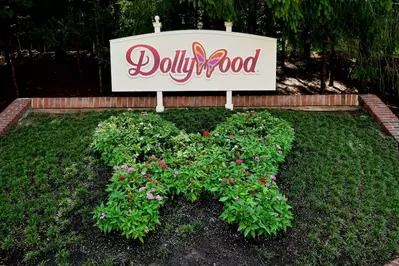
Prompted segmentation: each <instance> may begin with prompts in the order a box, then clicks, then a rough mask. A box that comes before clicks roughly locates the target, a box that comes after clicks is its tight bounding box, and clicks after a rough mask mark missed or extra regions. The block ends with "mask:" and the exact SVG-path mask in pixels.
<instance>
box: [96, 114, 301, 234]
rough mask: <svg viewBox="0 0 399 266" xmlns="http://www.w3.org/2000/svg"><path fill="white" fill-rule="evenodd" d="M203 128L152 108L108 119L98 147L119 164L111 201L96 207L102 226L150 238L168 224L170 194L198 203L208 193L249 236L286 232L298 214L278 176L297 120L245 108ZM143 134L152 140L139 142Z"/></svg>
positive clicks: (98, 135) (99, 132) (109, 189)
mask: <svg viewBox="0 0 399 266" xmlns="http://www.w3.org/2000/svg"><path fill="white" fill-rule="evenodd" d="M152 126H153V129H152ZM164 126H165V127H164ZM143 130H144V131H143ZM147 131H149V132H148V135H146V132H147ZM203 134H204V136H203V137H201V136H200V135H199V134H187V133H185V132H184V131H181V132H178V130H177V128H175V127H174V126H173V124H171V123H169V122H166V121H163V120H162V119H161V118H160V117H158V116H156V115H154V114H147V113H142V114H141V115H135V114H133V113H124V114H122V115H120V116H119V117H112V118H110V119H109V120H107V121H104V122H102V123H101V125H99V127H98V128H97V130H96V133H95V140H94V142H93V147H94V148H96V149H97V150H98V151H100V152H101V153H102V154H103V158H105V160H106V162H107V164H110V163H111V164H112V163H116V162H119V165H116V166H115V167H114V169H115V172H114V175H113V177H112V179H111V184H110V185H108V187H107V192H108V193H109V198H108V202H107V204H106V205H104V204H102V205H101V206H100V207H98V208H97V209H96V211H95V218H96V220H97V225H98V226H99V227H100V228H101V229H102V230H104V231H105V232H110V231H112V230H118V231H121V232H122V234H123V235H125V236H127V237H128V238H130V237H132V238H135V239H140V241H144V237H145V235H146V234H147V233H148V232H149V231H152V230H155V228H156V225H157V224H159V223H160V221H159V208H160V207H161V206H162V205H163V204H164V201H165V200H166V199H167V197H168V196H171V197H173V196H177V195H184V197H186V198H187V199H189V200H192V201H195V200H197V199H198V198H199V197H200V194H201V193H202V191H208V192H210V193H212V194H213V195H215V196H216V197H218V198H220V201H221V202H223V203H224V204H225V209H224V211H223V213H222V215H221V218H222V219H223V220H225V221H227V222H229V223H237V224H238V225H239V227H238V231H243V233H244V235H245V236H247V235H248V234H250V235H251V236H252V237H256V236H261V235H266V236H269V235H275V234H276V233H277V232H278V231H280V230H282V229H283V230H286V229H287V227H288V226H290V220H291V219H292V214H291V212H290V206H289V205H287V200H286V198H285V197H284V196H283V195H281V194H280V193H279V191H278V187H277V184H276V182H275V176H274V175H275V174H276V173H277V170H278V164H279V163H281V162H282V161H283V160H284V156H285V154H286V153H287V152H288V151H289V150H290V148H291V142H292V139H293V132H292V129H291V128H290V127H289V125H288V124H287V123H286V122H285V121H282V120H279V119H276V118H273V117H272V116H271V115H270V114H269V113H267V112H262V113H259V114H257V113H255V112H253V113H243V114H235V115H233V116H231V117H230V118H229V119H227V121H226V122H224V123H222V124H221V125H219V126H218V127H217V128H216V129H215V131H214V132H213V133H212V134H211V133H209V132H207V131H205V132H204V133H203ZM143 135H146V136H145V138H146V139H143V137H142V136H143ZM110 139H112V141H110ZM137 139H143V140H141V141H142V143H145V145H146V146H143V145H142V144H140V145H137ZM150 144H151V145H152V146H148V145H150ZM125 147H129V148H130V149H129V150H127V149H125ZM131 147H133V148H131ZM154 147H155V148H154ZM121 154H123V155H121ZM121 164H123V165H121Z"/></svg>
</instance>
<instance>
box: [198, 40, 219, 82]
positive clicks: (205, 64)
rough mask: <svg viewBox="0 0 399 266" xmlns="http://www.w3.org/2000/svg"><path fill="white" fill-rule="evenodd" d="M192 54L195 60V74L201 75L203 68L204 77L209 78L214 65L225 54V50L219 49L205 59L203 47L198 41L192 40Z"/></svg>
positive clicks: (217, 63)
mask: <svg viewBox="0 0 399 266" xmlns="http://www.w3.org/2000/svg"><path fill="white" fill-rule="evenodd" d="M193 54H194V58H195V60H196V61H197V75H198V76H199V75H201V72H202V70H203V69H204V68H205V69H206V77H207V78H210V77H211V76H212V73H213V71H214V70H215V68H216V66H217V65H219V64H220V62H222V60H223V59H224V58H225V57H226V56H227V50H226V49H219V50H217V51H215V52H214V53H213V54H212V55H211V56H210V57H209V58H208V59H207V58H206V53H205V49H204V47H203V46H202V45H201V44H200V43H199V42H193Z"/></svg>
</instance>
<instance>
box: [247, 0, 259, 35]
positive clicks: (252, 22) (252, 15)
mask: <svg viewBox="0 0 399 266" xmlns="http://www.w3.org/2000/svg"><path fill="white" fill-rule="evenodd" d="M256 6H257V0H249V12H248V19H247V23H248V33H250V34H255V33H256V26H257V25H256Z"/></svg>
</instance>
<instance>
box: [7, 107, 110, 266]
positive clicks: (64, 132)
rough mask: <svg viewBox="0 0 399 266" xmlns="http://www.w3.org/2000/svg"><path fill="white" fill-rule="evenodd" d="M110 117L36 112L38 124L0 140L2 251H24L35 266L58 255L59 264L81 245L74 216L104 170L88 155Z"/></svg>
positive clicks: (26, 257)
mask: <svg viewBox="0 0 399 266" xmlns="http://www.w3.org/2000/svg"><path fill="white" fill-rule="evenodd" d="M110 115H111V113H97V114H91V115H89V116H87V117H83V116H81V115H64V116H58V117H57V116H48V115H39V114H35V115H33V116H30V117H29V119H33V120H34V123H33V125H31V126H24V127H21V128H19V129H17V130H14V131H12V132H10V133H9V134H8V135H7V136H4V137H0V162H1V163H0V177H1V178H0V202H1V204H0V221H1V223H0V244H1V250H2V251H4V252H6V251H7V250H23V251H25V252H26V253H25V254H24V259H25V260H26V261H29V263H33V264H34V263H37V262H38V261H40V259H42V257H43V256H44V255H45V254H48V253H57V252H58V251H60V253H59V254H60V255H59V259H60V262H62V260H63V258H66V253H65V249H66V248H68V247H69V246H70V245H71V244H75V243H76V242H77V239H76V237H74V234H73V229H72V228H71V218H72V217H73V214H74V213H75V211H76V208H79V207H80V204H82V203H81V198H82V197H83V196H84V195H86V194H84V195H83V194H80V195H78V194H77V193H76V192H77V191H78V190H79V189H80V188H81V187H82V186H85V184H86V183H87V182H89V181H90V180H93V179H94V178H95V177H96V172H97V169H98V168H99V167H100V165H99V164H98V163H99V162H98V161H99V160H98V159H96V158H94V157H92V155H91V154H90V153H89V152H88V151H89V150H88V145H89V143H90V142H91V140H92V136H91V135H92V130H93V127H95V125H96V124H97V123H98V122H99V121H101V120H103V119H106V118H108V117H109V116H110ZM75 214H76V213H75ZM75 217H76V216H75ZM62 250H64V251H62ZM61 251H62V252H61Z"/></svg>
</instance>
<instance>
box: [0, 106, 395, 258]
mask: <svg viewBox="0 0 399 266" xmlns="http://www.w3.org/2000/svg"><path fill="white" fill-rule="evenodd" d="M270 112H271V114H272V115H273V116H274V117H277V118H281V119H283V120H285V121H287V122H288V123H289V124H290V126H291V127H292V128H293V129H294V130H295V138H294V141H293V144H292V148H291V150H290V152H289V153H288V154H287V156H286V158H285V160H284V162H283V163H282V164H280V168H279V169H280V170H279V172H278V174H277V180H276V183H277V186H278V188H279V191H280V192H281V193H282V194H284V195H285V197H286V198H287V203H288V204H289V205H290V206H291V207H292V209H291V211H292V213H293V219H292V220H291V223H292V226H291V227H290V228H289V229H288V230H287V232H284V231H283V230H281V231H278V233H277V235H276V236H268V237H264V236H261V237H256V238H255V239H254V238H252V237H250V236H248V237H244V234H243V233H242V232H237V229H238V226H237V225H236V224H234V223H232V224H228V223H226V222H225V221H222V220H221V219H220V215H221V214H222V212H223V210H224V208H223V203H222V202H219V201H218V199H217V198H216V197H215V195H213V194H212V193H206V192H205V193H202V194H201V196H200V197H199V199H198V200H195V201H194V202H191V201H190V200H187V199H185V198H184V197H175V198H174V199H170V200H168V201H166V202H165V204H164V206H163V207H162V208H161V209H160V214H159V218H160V222H161V225H159V226H157V227H156V229H155V230H152V231H151V232H149V233H148V235H146V236H145V237H144V239H143V241H144V244H142V243H141V242H140V241H139V240H134V239H126V238H125V237H123V236H121V233H120V232H118V231H112V232H111V233H107V234H106V233H104V232H103V231H101V230H100V229H99V228H98V226H95V224H96V219H93V216H94V215H95V213H94V211H95V210H96V208H98V206H99V205H100V204H101V203H102V202H107V198H108V196H109V195H108V192H106V191H105V190H106V186H107V185H108V184H110V182H111V181H110V179H111V177H112V176H113V173H114V171H115V170H114V169H112V167H110V166H106V164H105V162H104V161H103V160H102V159H101V155H100V153H99V152H95V151H94V149H93V148H92V146H91V144H92V143H93V140H94V133H95V131H96V130H98V129H96V127H97V125H98V124H101V123H103V121H104V120H106V119H108V118H109V117H111V116H113V115H123V114H122V113H121V112H90V113H85V114H67V115H46V114H32V115H30V116H29V117H28V118H26V119H25V120H23V121H22V123H21V124H20V125H19V126H18V127H17V128H16V129H15V130H13V131H11V132H10V133H9V134H8V135H7V136H5V137H0V177H1V178H0V200H1V202H2V204H1V205H0V220H1V223H0V224H1V225H0V239H1V240H2V241H1V245H2V246H1V249H0V265H1V264H5V265H7V266H8V265H24V264H26V265H37V264H39V263H42V265H56V264H58V265H67V264H68V263H69V264H71V265H82V264H85V265H132V264H133V265H294V264H299V265H324V264H326V265H328V264H330V265H344V264H348V265H382V264H384V263H385V262H387V261H389V259H390V258H391V257H392V256H394V255H395V254H397V253H398V240H399V232H398V225H399V224H398V223H399V221H398V213H399V209H398V207H397V206H399V191H396V190H395V187H397V186H398V183H399V182H398V180H397V178H398V177H399V167H398V165H399V153H398V151H397V143H396V142H395V141H394V140H393V139H392V138H391V137H387V136H385V135H384V134H383V133H381V132H380V130H379V128H378V127H377V125H376V124H375V123H374V122H373V121H372V119H371V118H370V117H369V116H368V115H367V114H365V113H363V112H362V111H356V112H345V113H343V112H335V113H313V112H298V111H285V110H271V111H270ZM136 113H137V112H136ZM138 114H139V113H138ZM232 115H233V113H231V112H229V111H227V110H224V109H189V110H168V111H167V112H165V113H163V114H162V115H161V117H162V118H163V119H165V120H168V121H170V122H172V123H174V124H175V125H176V127H177V128H179V129H183V130H185V131H186V132H188V133H197V132H199V133H201V134H203V132H205V131H209V132H210V136H208V137H211V138H212V137H214V136H213V135H212V134H213V133H212V131H213V130H215V128H217V127H218V125H220V124H222V123H224V122H226V121H227V120H228V119H229V118H231V116H232ZM202 138H203V137H202ZM283 148H284V147H283ZM122 181H123V180H122Z"/></svg>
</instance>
